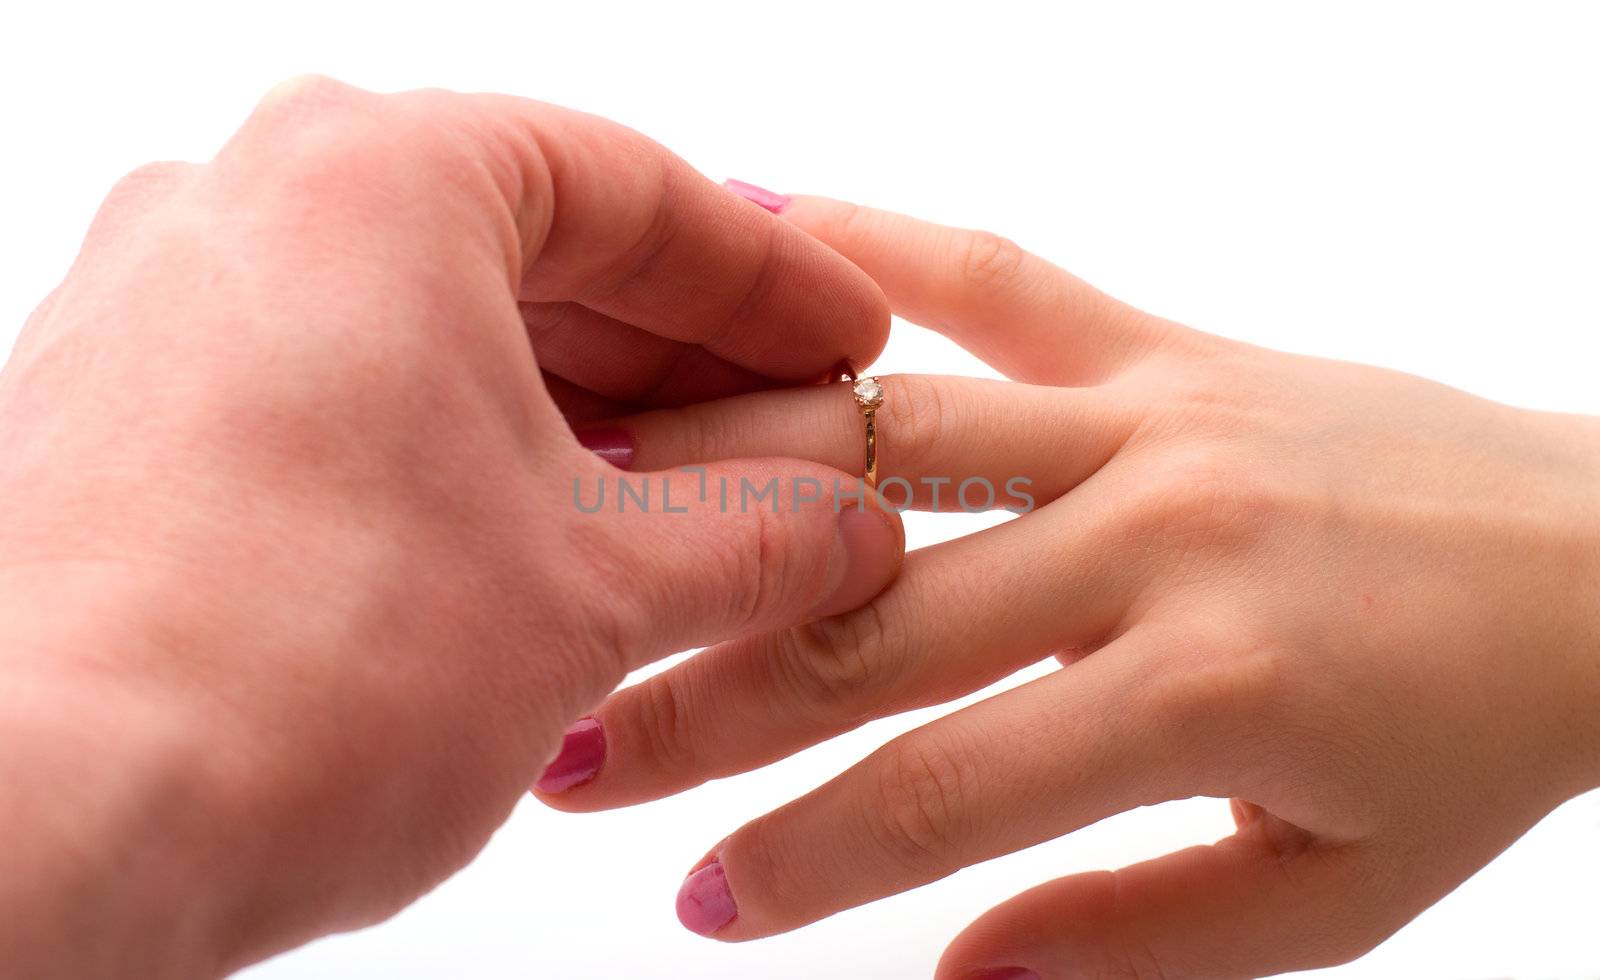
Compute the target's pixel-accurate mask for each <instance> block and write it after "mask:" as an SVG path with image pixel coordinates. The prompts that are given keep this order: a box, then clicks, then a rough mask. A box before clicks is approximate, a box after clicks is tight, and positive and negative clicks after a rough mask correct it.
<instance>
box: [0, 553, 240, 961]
mask: <svg viewBox="0 0 1600 980" xmlns="http://www.w3.org/2000/svg"><path fill="white" fill-rule="evenodd" d="M35 571H37V569H36V570H35ZM30 578H31V579H33V581H34V582H37V581H38V577H37V576H30ZM0 584H3V585H5V586H7V587H5V588H4V589H3V591H4V593H5V598H4V599H3V600H0V834H4V837H5V840H6V842H7V846H6V847H4V848H0V963H5V964H6V968H5V970H4V971H3V972H6V973H8V975H9V974H10V973H11V972H12V971H15V973H16V975H19V976H74V977H77V976H83V977H96V976H214V975H218V974H220V973H222V972H224V971H225V970H226V969H227V968H228V967H230V966H234V965H238V964H236V963H233V962H230V961H231V960H232V959H233V958H234V957H235V952H234V950H233V949H232V948H231V946H232V944H234V943H236V942H237V941H238V937H236V936H234V932H235V929H234V928H233V927H232V926H231V925H230V924H229V923H230V921H231V911H230V910H231V909H232V908H234V907H236V906H237V904H238V902H237V899H236V898H230V897H229V896H228V895H227V894H225V892H226V891H227V890H228V889H229V888H230V887H232V886H231V885H230V882H233V883H238V882H239V881H240V880H241V878H240V877H239V875H238V874H237V869H234V868H232V867H230V862H232V861H233V860H234V858H233V857H231V856H229V855H228V854H227V852H226V840H227V828H226V827H225V826H222V825H221V822H220V821H219V820H218V819H217V818H218V816H219V814H220V812H221V808H220V807H219V806H218V805H217V803H218V799H217V795H218V793H217V787H216V780H215V779H214V778H213V776H212V774H211V773H212V770H213V769H214V766H213V765H212V764H211V762H209V761H208V760H207V758H206V756H207V755H209V754H210V749H209V748H208V747H209V746H213V745H214V743H215V739H214V738H211V737H207V735H206V732H205V728H206V726H205V725H203V724H202V723H201V722H200V721H199V720H198V719H197V718H196V717H195V714H194V712H193V710H192V709H188V708H186V707H185V706H184V705H183V704H180V703H178V702H177V699H176V698H174V697H172V696H171V695H170V692H166V693H164V692H161V691H157V690H154V689H143V688H142V687H141V686H140V683H139V681H138V680H137V679H136V678H129V677H128V676H126V675H125V674H123V673H121V672H119V671H117V670H114V669H111V668H110V667H109V662H108V661H107V660H106V659H105V658H106V656H107V654H108V653H109V652H111V651H116V650H118V649H121V648H125V647H126V646H127V645H129V644H137V643H141V642H147V641H146V640H145V639H143V638H141V637H139V636H138V635H136V633H135V631H133V630H130V629H116V628H111V626H110V620H108V619H107V618H103V617H100V616H98V615H97V614H96V613H97V612H98V610H93V609H91V608H87V606H86V605H75V606H69V605H68V604H65V603H61V602H58V601H56V600H57V599H59V598H60V597H61V596H62V595H67V596H73V595H74V590H73V587H72V585H71V584H67V583H64V582H62V581H61V580H60V579H59V578H58V579H56V581H55V582H53V583H52V588H51V589H50V590H48V591H49V592H50V593H51V596H50V597H49V598H45V597H44V596H43V594H40V593H38V590H32V589H30V588H28V587H27V585H26V584H24V583H19V582H17V581H16V579H15V578H12V577H10V576H7V575H0ZM75 584H82V583H75ZM10 586H16V587H15V588H12V587H10ZM76 598H80V599H81V598H82V596H81V595H78V596H76ZM219 872H221V873H219Z"/></svg>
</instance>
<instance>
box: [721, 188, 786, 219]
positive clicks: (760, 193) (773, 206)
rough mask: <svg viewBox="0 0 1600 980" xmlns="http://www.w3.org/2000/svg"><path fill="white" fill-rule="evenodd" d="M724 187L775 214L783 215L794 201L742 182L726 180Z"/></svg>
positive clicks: (774, 192) (775, 192)
mask: <svg viewBox="0 0 1600 980" xmlns="http://www.w3.org/2000/svg"><path fill="white" fill-rule="evenodd" d="M722 186H723V187H726V188H727V189H728V190H730V191H733V192H734V193H735V194H737V195H739V196H740V197H742V198H744V199H745V200H746V201H754V202H755V203H757V204H759V205H761V206H762V207H764V208H766V209H767V210H768V211H771V212H772V213H773V214H781V213H782V212H783V209H784V208H786V207H788V206H789V205H790V203H792V201H793V200H794V199H793V198H791V197H790V196H789V195H787V194H779V193H778V192H777V191H769V190H767V189H766V188H765V187H757V186H756V185H754V184H747V183H745V182H744V181H742V180H725V181H723V182H722Z"/></svg>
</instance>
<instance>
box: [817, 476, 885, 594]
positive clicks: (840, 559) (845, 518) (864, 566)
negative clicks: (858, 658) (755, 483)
mask: <svg viewBox="0 0 1600 980" xmlns="http://www.w3.org/2000/svg"><path fill="white" fill-rule="evenodd" d="M838 518H839V522H838V524H837V525H835V530H834V537H833V550H832V552H830V553H829V555H828V583H829V585H830V586H831V587H830V588H829V589H828V590H827V592H826V593H825V595H827V598H826V599H824V600H822V602H820V603H818V604H817V607H816V608H815V609H813V610H812V611H811V612H812V614H813V615H816V616H833V615H836V614H838V613H842V612H848V611H849V610H851V609H854V608H856V607H857V606H860V605H862V604H864V603H865V602H866V601H867V600H868V599H871V598H872V597H873V596H875V595H877V594H878V593H879V592H880V591H882V589H883V587H884V585H886V584H887V583H888V581H889V577H890V575H891V574H892V573H893V572H894V566H895V563H896V562H898V561H899V560H900V550H901V545H900V535H899V532H898V531H897V530H896V529H895V525H894V522H893V520H892V519H891V518H890V517H889V516H888V515H887V514H885V513H884V512H883V511H881V510H877V509H875V508H872V507H866V508H859V507H853V506H851V505H849V504H845V505H844V506H843V508H842V509H841V510H840V511H839V515H838Z"/></svg>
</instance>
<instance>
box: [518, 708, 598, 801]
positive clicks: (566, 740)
mask: <svg viewBox="0 0 1600 980" xmlns="http://www.w3.org/2000/svg"><path fill="white" fill-rule="evenodd" d="M605 761H606V732H605V729H604V728H601V727H600V722H599V720H598V719H595V718H582V719H579V721H578V723H577V724H575V725H573V726H572V727H571V728H569V729H567V734H566V735H565V736H563V737H562V739H561V751H560V752H558V753H556V758H555V761H554V762H552V763H550V764H549V765H548V766H545V769H544V775H543V776H540V777H539V782H538V783H536V784H535V785H536V786H538V787H539V792H541V793H560V792H564V791H566V790H569V789H571V788H572V787H574V786H580V785H582V784H584V783H587V782H588V781H589V780H591V779H593V778H594V777H595V774H596V773H598V772H599V771H600V767H601V766H602V765H603V764H604V763H605Z"/></svg>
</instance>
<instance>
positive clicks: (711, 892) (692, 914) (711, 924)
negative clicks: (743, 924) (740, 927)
mask: <svg viewBox="0 0 1600 980" xmlns="http://www.w3.org/2000/svg"><path fill="white" fill-rule="evenodd" d="M738 914H739V907H738V906H737V905H734V904H733V892H731V891H729V890H728V876H727V875H726V874H724V873H723V870H722V865H721V864H720V863H719V862H717V861H712V862H711V863H710V864H708V865H706V866H705V867H703V868H701V869H700V870H699V871H696V872H695V873H694V874H692V875H690V876H689V877H687V878H685V879H683V887H682V888H679V889H678V921H679V922H682V923H683V925H684V928H686V929H688V930H689V931H690V932H697V933H699V934H700V935H702V936H709V935H711V934H712V933H714V932H716V931H717V930H718V929H721V928H722V927H723V926H725V925H727V924H728V923H730V922H732V921H733V920H734V917H735V916H737V915H738Z"/></svg>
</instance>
